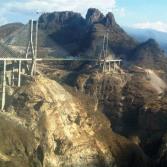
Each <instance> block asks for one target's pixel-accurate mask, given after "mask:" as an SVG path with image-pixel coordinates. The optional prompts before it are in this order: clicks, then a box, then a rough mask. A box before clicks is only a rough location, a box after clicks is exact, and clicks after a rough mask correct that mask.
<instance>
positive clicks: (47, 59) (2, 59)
mask: <svg viewBox="0 0 167 167" xmlns="http://www.w3.org/2000/svg"><path fill="white" fill-rule="evenodd" d="M5 60H6V61H32V58H14V57H10V58H2V57H0V61H5ZM36 61H99V59H91V58H37V59H36ZM100 61H104V60H100ZM109 61H110V62H121V61H122V60H121V59H115V60H114V59H113V60H107V62H109Z"/></svg>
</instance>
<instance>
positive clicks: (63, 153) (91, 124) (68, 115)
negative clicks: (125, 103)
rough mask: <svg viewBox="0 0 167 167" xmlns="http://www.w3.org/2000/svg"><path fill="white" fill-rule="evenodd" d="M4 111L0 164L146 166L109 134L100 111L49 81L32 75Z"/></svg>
mask: <svg viewBox="0 0 167 167" xmlns="http://www.w3.org/2000/svg"><path fill="white" fill-rule="evenodd" d="M91 104H93V103H91ZM6 110H7V111H8V112H9V113H8V112H7V113H0V122H1V128H0V137H1V140H0V146H1V147H0V165H1V166H4V167H22V166H24V167H30V166H32V167H35V166H36V167H42V166H47V167H58V166H62V167H65V166H75V167H79V166H83V167H86V166H91V167H97V166H99V167H102V166H108V167H112V166H113V167H116V166H121V167H133V166H136V167H141V166H143V167H144V166H145V167H148V165H149V164H148V159H147V158H146V156H145V155H144V153H143V152H142V151H141V150H140V148H139V147H138V146H137V145H135V144H133V143H131V142H129V141H128V140H127V139H125V138H124V137H121V136H119V135H116V134H115V133H113V132H112V130H111V128H110V126H111V125H110V122H109V121H108V120H107V118H106V117H105V116H104V115H103V114H102V113H100V112H99V111H97V110H96V111H95V110H94V107H92V108H91V105H90V108H89V110H86V109H85V106H84V102H81V101H79V100H78V99H77V98H75V97H73V96H72V95H71V94H70V93H68V92H67V91H66V90H65V89H64V88H63V87H62V86H60V85H59V84H58V83H56V82H55V81H52V80H49V79H46V78H44V77H42V76H38V77H36V78H35V79H33V81H30V82H29V85H25V86H23V87H22V88H20V89H19V90H18V91H17V92H16V93H15V94H14V95H13V101H12V102H11V105H10V106H9V107H8V108H7V109H6ZM2 139H3V140H2Z"/></svg>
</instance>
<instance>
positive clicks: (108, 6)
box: [5, 0, 116, 14]
mask: <svg viewBox="0 0 167 167" xmlns="http://www.w3.org/2000/svg"><path fill="white" fill-rule="evenodd" d="M115 5H116V0H73V1H71V0H47V1H46V0H23V1H18V0H17V1H16V0H15V1H12V2H8V3H6V5H5V7H6V8H7V9H9V10H10V11H11V12H35V11H41V12H52V11H62V10H73V11H78V12H80V11H81V12H82V13H83V14H85V11H86V10H87V9H88V8H90V7H95V8H99V9H100V10H102V11H104V12H105V11H107V10H110V11H111V10H112V9H113V8H114V7H115Z"/></svg>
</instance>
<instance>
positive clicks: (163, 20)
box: [0, 0, 167, 32]
mask: <svg viewBox="0 0 167 167" xmlns="http://www.w3.org/2000/svg"><path fill="white" fill-rule="evenodd" d="M166 6H167V0H0V25H3V24H6V23H11V22H23V23H26V22H28V20H29V19H36V18H38V17H39V14H37V12H39V13H44V12H53V11H64V10H66V11H67V10H70V11H76V12H80V13H81V14H82V15H83V17H85V14H86V12H87V9H88V8H90V7H93V8H98V9H99V10H101V11H102V12H103V13H104V14H106V13H107V12H113V13H114V15H115V18H116V21H117V23H118V24H120V25H121V26H126V27H134V28H149V29H155V30H159V31H163V32H167V10H166Z"/></svg>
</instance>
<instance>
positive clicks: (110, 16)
mask: <svg viewBox="0 0 167 167" xmlns="http://www.w3.org/2000/svg"><path fill="white" fill-rule="evenodd" d="M104 24H105V25H106V26H113V25H115V24H116V22H115V18H114V15H113V13H111V12H109V13H108V14H107V15H106V17H105V19H104Z"/></svg>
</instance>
